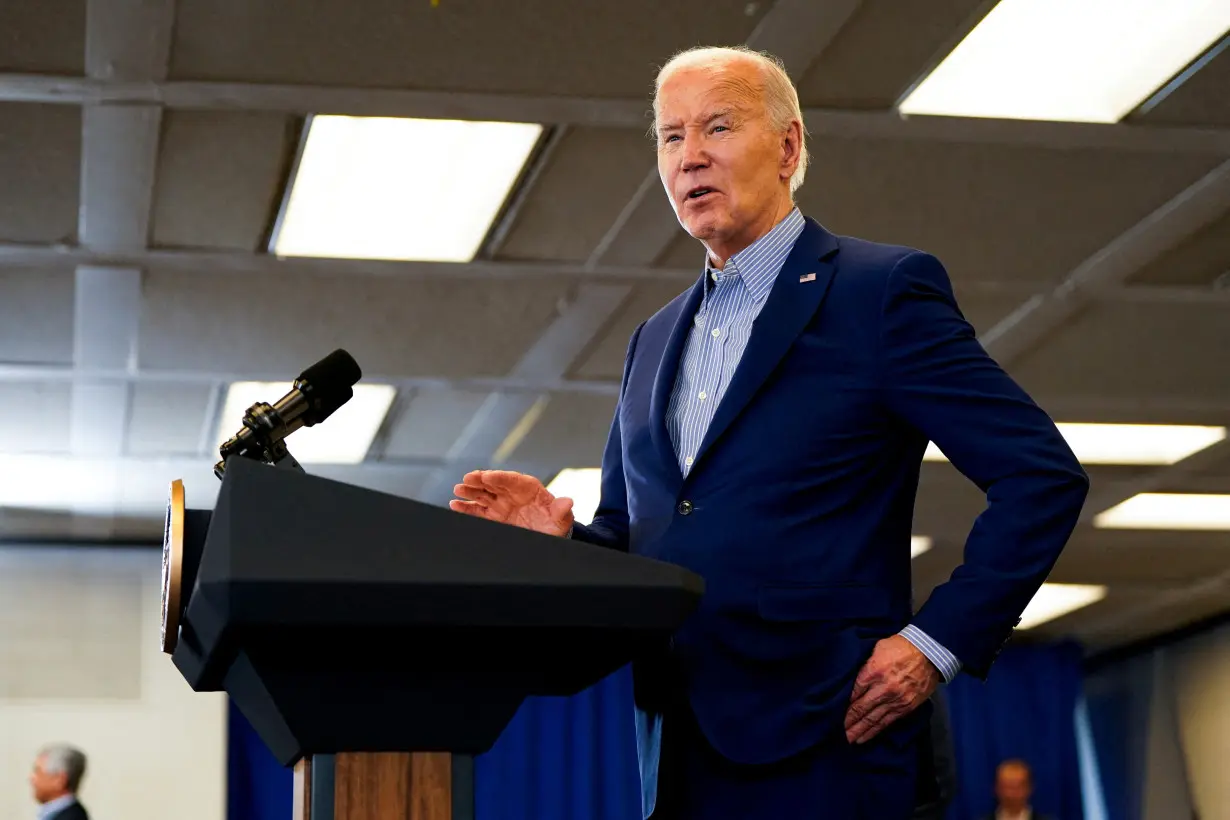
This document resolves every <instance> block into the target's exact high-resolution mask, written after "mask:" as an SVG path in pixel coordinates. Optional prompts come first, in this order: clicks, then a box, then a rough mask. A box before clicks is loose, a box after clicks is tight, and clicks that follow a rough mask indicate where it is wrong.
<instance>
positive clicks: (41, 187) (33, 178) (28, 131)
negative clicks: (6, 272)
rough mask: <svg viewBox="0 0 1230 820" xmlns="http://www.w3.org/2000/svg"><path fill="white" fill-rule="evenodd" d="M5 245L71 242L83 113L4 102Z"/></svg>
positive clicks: (0, 125) (0, 200)
mask: <svg viewBox="0 0 1230 820" xmlns="http://www.w3.org/2000/svg"><path fill="white" fill-rule="evenodd" d="M0 36H2V35H0ZM0 180H4V189H5V190H6V191H9V192H17V191H21V192H23V194H22V195H21V196H7V197H0V242H2V241H9V242H72V241H73V240H74V239H75V238H76V236H77V202H78V198H79V196H78V189H79V187H80V183H81V109H80V108H78V107H77V106H73V105H35V104H29V103H7V102H0Z"/></svg>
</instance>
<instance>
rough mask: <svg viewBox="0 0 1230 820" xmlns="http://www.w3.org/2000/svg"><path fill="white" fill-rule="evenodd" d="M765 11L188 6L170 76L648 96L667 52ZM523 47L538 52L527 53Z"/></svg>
mask: <svg viewBox="0 0 1230 820" xmlns="http://www.w3.org/2000/svg"><path fill="white" fill-rule="evenodd" d="M767 6H768V4H767V3H759V4H749V3H747V2H746V0H677V2H673V3H657V2H652V0H626V2H622V3H560V2H558V0H526V2H520V3H515V4H510V3H507V2H503V0H469V2H464V3H458V2H449V0H445V2H442V3H440V4H439V5H433V4H431V3H428V2H420V3H406V2H402V1H401V0H372V2H367V3H364V4H362V5H361V6H359V5H351V4H346V3H336V2H325V0H310V2H304V1H303V0H267V1H266V2H262V3H251V2H248V1H247V0H215V2H211V3H196V2H186V1H185V0H181V2H179V4H178V17H177V20H176V27H175V43H174V47H173V50H172V60H171V76H172V78H174V79H181V80H186V79H192V80H239V81H255V82H284V83H316V84H320V85H362V86H373V87H386V88H440V89H453V90H467V91H478V90H487V91H522V92H541V93H547V94H575V95H597V96H633V97H648V94H649V92H650V90H651V89H652V86H653V77H654V72H655V70H656V67H657V66H658V65H660V64H661V63H662V62H664V61H665V60H666V59H667V58H668V57H669V56H670V54H671V53H672V52H674V51H676V50H678V49H681V48H686V47H688V46H692V45H695V44H697V43H738V42H742V41H743V40H745V39H746V38H747V36H748V35H749V34H750V33H751V32H752V30H753V28H754V27H755V26H756V23H757V22H759V18H760V16H761V15H762V14H763V10H764V9H765V8H767ZM749 8H750V9H751V10H752V14H751V15H749V14H748V13H747V11H748V9H749ZM528 43H532V44H534V45H535V48H533V49H532V50H528V51H527V49H526V44H528ZM597 43H601V45H602V48H601V50H600V52H599V53H596V52H595V51H594V47H595V44H597Z"/></svg>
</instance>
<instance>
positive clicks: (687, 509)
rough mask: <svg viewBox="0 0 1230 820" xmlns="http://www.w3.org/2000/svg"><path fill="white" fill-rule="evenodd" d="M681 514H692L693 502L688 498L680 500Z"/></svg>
mask: <svg viewBox="0 0 1230 820" xmlns="http://www.w3.org/2000/svg"><path fill="white" fill-rule="evenodd" d="M679 514H680V515H691V514H692V502H691V501H688V500H687V499H684V500H683V501H680V502H679Z"/></svg>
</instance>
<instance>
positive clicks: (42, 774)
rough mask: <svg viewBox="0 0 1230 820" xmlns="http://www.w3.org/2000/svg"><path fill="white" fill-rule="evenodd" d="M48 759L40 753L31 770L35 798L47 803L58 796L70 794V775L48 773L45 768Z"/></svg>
mask: <svg viewBox="0 0 1230 820" xmlns="http://www.w3.org/2000/svg"><path fill="white" fill-rule="evenodd" d="M46 762H47V761H46V759H45V758H44V757H43V756H42V755H39V757H38V759H37V760H35V761H34V768H33V769H32V770H31V771H30V788H31V789H32V790H33V791H34V799H35V800H37V801H38V802H39V803H47V802H49V801H51V800H55V799H56V798H57V797H60V796H62V795H65V794H68V775H66V774H64V773H63V772H60V773H59V774H48V773H47V770H46V769H45V768H44V766H45V764H46Z"/></svg>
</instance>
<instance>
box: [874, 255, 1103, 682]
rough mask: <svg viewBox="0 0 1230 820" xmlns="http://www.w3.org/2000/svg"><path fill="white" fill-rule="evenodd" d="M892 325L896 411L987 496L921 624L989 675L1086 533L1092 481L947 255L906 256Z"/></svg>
mask: <svg viewBox="0 0 1230 820" xmlns="http://www.w3.org/2000/svg"><path fill="white" fill-rule="evenodd" d="M880 319H881V324H880V338H879V350H878V358H879V365H880V373H879V376H880V387H881V390H882V391H883V395H884V396H885V400H886V402H887V405H888V407H889V409H890V410H891V412H892V413H893V414H895V415H896V416H898V417H899V418H901V419H903V420H904V421H905V422H907V423H908V424H909V425H911V426H912V427H913V428H915V429H916V430H918V431H919V432H920V433H921V434H923V435H924V436H926V437H927V438H928V439H930V440H931V441H932V442H934V443H935V445H936V446H937V447H939V448H940V450H941V451H943V453H944V455H945V456H947V457H948V459H949V461H951V462H952V464H953V466H955V467H956V468H957V469H958V470H960V471H961V473H962V474H964V475H965V476H966V477H967V478H969V479H970V480H971V481H973V482H974V484H976V485H977V486H978V487H979V489H981V490H982V491H983V492H984V493H985V494H986V499H987V506H986V508H985V509H984V511H983V512H982V514H981V515H979V516H978V518H977V520H976V521H975V522H974V526H973V528H972V530H971V531H970V533H969V537H968V539H967V541H966V544H965V555H964V560H963V562H962V564H961V565H960V566H959V567H957V569H956V570H955V571H954V572H953V574H952V576H951V577H950V578H949V579H948V580H947V581H946V582H945V583H943V584H941V585H940V586H938V587H937V588H936V589H935V591H934V592H932V594H931V597H930V598H929V599H928V600H927V602H926V604H924V606H923V607H922V609H921V610H919V612H918V613H917V615H916V616H915V618H914V621H913V623H914V625H915V626H917V627H918V628H919V629H921V630H923V631H924V632H925V633H926V634H927V635H929V636H931V637H932V638H934V639H935V640H936V641H938V642H939V643H940V644H942V645H943V646H944V647H946V648H948V649H949V650H950V651H951V652H952V653H953V654H955V655H956V656H957V657H958V658H959V659H960V660H961V662H962V664H963V666H964V669H965V670H966V671H967V672H969V673H970V674H972V675H974V676H975V677H979V678H982V677H985V676H986V673H987V671H988V670H989V668H990V666H991V663H992V662H993V661H994V658H995V656H996V655H998V654H999V651H1000V649H1001V648H1002V646H1003V644H1004V643H1005V642H1006V641H1007V640H1008V638H1009V637H1010V635H1011V633H1012V629H1013V628H1014V627H1015V626H1016V624H1017V623H1018V622H1019V620H1020V615H1021V613H1022V612H1023V611H1024V609H1025V607H1026V606H1027V605H1028V604H1029V601H1030V599H1031V598H1032V597H1033V596H1034V594H1035V593H1036V592H1037V591H1038V588H1039V587H1040V586H1041V585H1042V582H1043V581H1044V580H1045V579H1046V577H1047V575H1048V574H1049V573H1050V571H1051V568H1052V567H1053V566H1054V564H1055V561H1056V560H1058V558H1059V554H1060V552H1061V551H1062V550H1063V548H1064V545H1065V544H1066V543H1067V540H1068V538H1069V537H1070V536H1071V534H1072V531H1073V529H1074V528H1075V527H1076V523H1077V519H1078V518H1079V516H1080V511H1081V507H1082V506H1083V505H1084V502H1085V497H1086V495H1087V493H1088V488H1089V479H1088V476H1087V475H1086V474H1085V471H1084V470H1083V469H1082V468H1081V465H1080V463H1079V462H1078V461H1077V459H1076V457H1075V455H1073V453H1072V450H1071V448H1069V447H1068V444H1067V442H1065V441H1064V439H1063V437H1062V436H1061V435H1060V433H1059V430H1058V428H1057V427H1056V426H1055V423H1054V422H1053V421H1052V420H1051V419H1050V417H1049V416H1047V414H1046V413H1044V412H1043V411H1042V410H1041V409H1040V408H1039V407H1038V406H1037V405H1036V404H1035V403H1034V402H1033V400H1032V399H1030V397H1029V396H1028V395H1027V394H1026V393H1025V391H1024V390H1022V389H1021V388H1020V387H1019V386H1018V385H1017V384H1016V383H1015V382H1014V381H1013V380H1012V379H1011V378H1009V376H1008V375H1007V373H1005V372H1004V371H1003V369H1002V368H1000V366H999V365H998V364H996V362H995V361H994V360H993V359H991V357H990V356H989V355H988V354H987V352H986V351H985V350H984V349H983V347H982V345H981V344H980V343H979V342H978V341H977V339H976V338H975V335H974V329H973V328H972V327H971V326H970V324H969V323H968V322H967V321H966V320H965V318H964V317H963V316H962V315H961V311H960V309H959V308H958V306H957V301H956V297H955V296H954V295H953V292H952V286H951V284H950V282H949V280H948V274H947V273H946V272H945V270H944V268H943V266H942V265H941V264H940V262H939V260H937V259H936V258H935V257H933V256H930V255H927V254H923V253H917V252H915V253H911V254H910V255H908V256H906V257H904V258H902V259H901V260H900V261H899V262H898V263H897V265H896V266H895V267H894V269H893V271H892V273H891V274H890V275H889V277H888V280H887V283H886V287H885V293H884V300H883V304H882V313H881V317H880Z"/></svg>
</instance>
